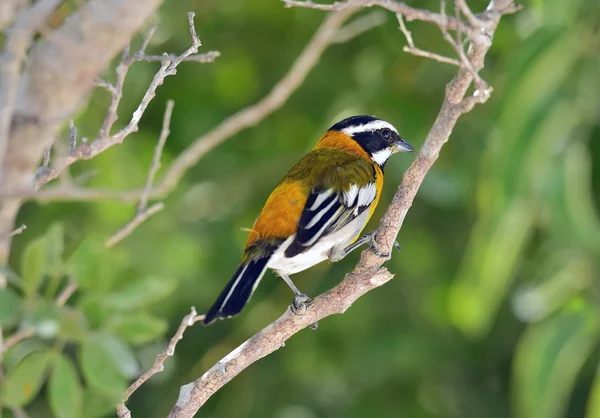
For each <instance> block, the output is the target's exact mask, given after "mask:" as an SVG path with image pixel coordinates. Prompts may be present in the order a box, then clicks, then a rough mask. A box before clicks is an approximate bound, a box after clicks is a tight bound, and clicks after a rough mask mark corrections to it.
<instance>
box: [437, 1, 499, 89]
mask: <svg viewBox="0 0 600 418" xmlns="http://www.w3.org/2000/svg"><path fill="white" fill-rule="evenodd" d="M440 9H441V10H440V14H441V15H442V16H446V0H441V1H440ZM457 11H458V9H457ZM457 14H458V13H457ZM440 30H441V31H442V36H443V37H444V39H445V40H446V42H448V43H449V44H450V45H451V46H452V48H454V50H455V51H456V53H457V54H458V56H459V58H460V63H461V67H463V68H465V69H466V70H467V71H468V73H469V75H470V76H471V77H472V78H473V82H474V84H475V95H479V94H482V95H483V96H486V97H487V96H489V95H490V94H491V90H489V88H488V85H487V83H486V82H485V81H484V80H483V79H482V78H481V77H480V76H479V71H478V69H475V67H474V66H473V63H472V62H471V60H470V59H469V57H468V56H467V54H466V53H465V49H464V45H463V42H462V39H461V37H462V35H463V33H464V31H463V30H462V29H461V28H460V27H459V29H458V30H457V31H456V38H457V39H456V40H455V39H454V38H453V37H452V35H450V33H449V32H448V28H447V26H445V25H441V26H440ZM489 45H491V40H490V42H489ZM481 65H482V66H483V63H482V64H481Z"/></svg>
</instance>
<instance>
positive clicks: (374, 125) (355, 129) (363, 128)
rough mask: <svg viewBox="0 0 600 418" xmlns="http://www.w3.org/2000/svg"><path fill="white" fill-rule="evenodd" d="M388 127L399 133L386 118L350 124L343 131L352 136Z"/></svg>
mask: <svg viewBox="0 0 600 418" xmlns="http://www.w3.org/2000/svg"><path fill="white" fill-rule="evenodd" d="M384 128H388V129H389V130H391V131H393V132H396V134H397V133H398V131H397V130H396V128H394V125H392V124H391V123H388V122H386V121H384V120H374V121H372V122H369V123H366V124H364V125H356V126H348V127H347V128H344V129H342V132H343V133H345V134H346V135H349V136H352V135H354V134H357V133H361V132H373V131H376V130H378V129H384Z"/></svg>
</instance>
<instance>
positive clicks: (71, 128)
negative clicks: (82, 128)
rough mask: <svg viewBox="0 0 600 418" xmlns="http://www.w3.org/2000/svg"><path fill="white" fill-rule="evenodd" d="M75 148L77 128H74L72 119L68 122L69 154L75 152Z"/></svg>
mask: <svg viewBox="0 0 600 418" xmlns="http://www.w3.org/2000/svg"><path fill="white" fill-rule="evenodd" d="M76 148H77V128H76V127H75V123H74V122H73V119H71V120H70V121H69V152H70V153H73V152H75V149H76Z"/></svg>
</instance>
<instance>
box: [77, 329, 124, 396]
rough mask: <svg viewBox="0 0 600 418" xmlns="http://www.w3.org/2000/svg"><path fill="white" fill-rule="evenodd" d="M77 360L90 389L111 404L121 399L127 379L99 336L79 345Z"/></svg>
mask: <svg viewBox="0 0 600 418" xmlns="http://www.w3.org/2000/svg"><path fill="white" fill-rule="evenodd" d="M77 360H78V362H79V365H80V367H81V371H82V373H83V377H84V378H85V381H86V383H87V384H88V386H89V387H90V388H92V389H93V390H94V391H95V392H98V393H100V394H102V395H103V396H106V397H108V398H109V399H110V400H111V402H113V403H115V402H117V401H119V399H121V396H122V395H123V393H124V392H125V389H126V388H127V379H126V378H125V376H124V375H123V373H121V371H120V369H119V367H118V366H117V365H116V364H115V361H114V359H113V357H112V354H111V353H110V352H108V351H107V350H106V348H105V347H104V345H103V344H102V338H101V336H100V335H95V336H91V337H90V338H89V339H88V340H87V341H85V342H84V343H83V344H82V345H81V347H80V349H79V356H78V358H77Z"/></svg>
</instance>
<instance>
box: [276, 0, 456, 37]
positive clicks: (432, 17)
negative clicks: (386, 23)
mask: <svg viewBox="0 0 600 418" xmlns="http://www.w3.org/2000/svg"><path fill="white" fill-rule="evenodd" d="M283 3H284V4H285V7H302V8H306V9H316V10H322V11H326V12H335V11H337V12H339V11H341V10H346V9H348V8H352V7H373V6H377V7H381V8H383V9H386V10H389V11H390V12H394V13H396V14H401V15H402V16H404V17H405V18H406V20H408V21H409V22H410V21H412V20H419V21H421V22H429V23H433V24H435V25H437V26H442V25H445V26H446V27H447V28H448V29H451V30H456V29H457V28H458V27H462V28H463V30H467V29H468V27H467V26H466V25H464V24H463V23H462V22H460V21H459V20H457V19H455V18H453V17H449V16H442V15H441V14H440V13H435V12H431V11H429V10H424V9H417V8H415V7H410V6H408V5H407V4H405V3H402V2H399V1H392V0H352V1H344V2H335V3H332V4H320V3H313V2H312V1H302V0H283Z"/></svg>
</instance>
